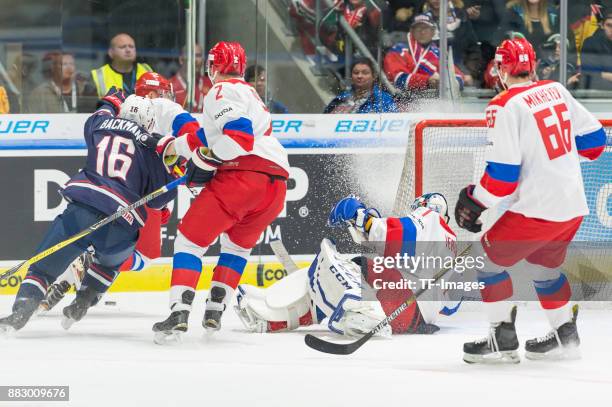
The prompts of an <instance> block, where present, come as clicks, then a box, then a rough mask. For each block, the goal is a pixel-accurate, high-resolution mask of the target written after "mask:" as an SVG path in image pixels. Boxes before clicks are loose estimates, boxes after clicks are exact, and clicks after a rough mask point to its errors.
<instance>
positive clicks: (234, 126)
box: [223, 117, 255, 152]
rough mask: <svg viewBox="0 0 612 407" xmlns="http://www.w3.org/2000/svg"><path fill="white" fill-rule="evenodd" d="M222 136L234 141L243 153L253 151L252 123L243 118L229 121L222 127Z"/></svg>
mask: <svg viewBox="0 0 612 407" xmlns="http://www.w3.org/2000/svg"><path fill="white" fill-rule="evenodd" d="M223 134H225V135H227V136H228V137H229V138H231V139H232V140H234V141H235V142H236V143H237V144H238V145H239V146H240V147H242V149H243V150H244V151H247V152H248V151H251V150H253V145H254V144H255V136H254V135H253V123H252V122H251V121H250V120H249V119H247V118H244V117H241V118H239V119H236V120H232V121H229V122H227V123H225V126H223Z"/></svg>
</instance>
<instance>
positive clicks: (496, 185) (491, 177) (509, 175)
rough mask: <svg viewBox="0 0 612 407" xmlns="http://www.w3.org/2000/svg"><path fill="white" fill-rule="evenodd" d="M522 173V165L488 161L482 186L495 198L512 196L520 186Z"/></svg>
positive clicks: (481, 181) (481, 182)
mask: <svg viewBox="0 0 612 407" xmlns="http://www.w3.org/2000/svg"><path fill="white" fill-rule="evenodd" d="M520 172H521V166H520V165H515V164H502V163H496V162H492V161H487V167H486V168H485V173H484V175H483V176H482V179H481V180H480V185H482V187H483V188H484V189H486V190H487V191H489V192H490V193H491V194H493V195H495V196H498V197H501V196H506V195H510V194H511V193H513V192H514V190H515V189H516V187H517V186H518V179H519V174H520Z"/></svg>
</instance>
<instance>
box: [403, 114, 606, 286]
mask: <svg viewBox="0 0 612 407" xmlns="http://www.w3.org/2000/svg"><path fill="white" fill-rule="evenodd" d="M601 123H602V124H603V126H604V128H605V130H606V134H607V143H606V147H605V150H604V153H603V154H602V156H601V157H600V158H599V159H598V160H596V161H594V162H587V161H585V162H583V163H582V164H581V165H582V175H583V180H584V186H585V193H586V197H587V202H588V205H589V210H590V214H589V215H588V216H586V217H585V218H584V220H583V223H582V225H581V228H580V230H579V232H578V234H577V235H576V237H575V239H574V241H581V242H589V243H588V244H587V246H588V247H589V249H588V251H589V252H590V253H588V256H587V257H588V259H586V260H585V258H584V256H582V257H581V260H580V259H579V260H577V261H573V260H576V258H577V257H580V256H574V258H572V257H571V256H568V257H570V261H573V266H572V268H574V269H576V268H580V270H579V271H580V273H582V274H584V270H587V269H590V270H591V271H592V272H593V273H595V272H597V270H600V271H601V270H605V271H604V273H605V274H606V275H605V276H601V275H596V276H595V277H592V276H591V277H589V279H593V278H595V279H597V280H599V281H601V280H602V279H603V280H604V284H605V285H607V284H606V282H607V281H610V280H612V261H611V259H612V120H602V121H601ZM486 134H487V129H486V124H485V121H484V120H450V119H449V120H424V121H421V122H418V123H417V124H416V125H414V126H413V128H412V129H411V134H410V138H409V142H408V147H407V152H406V156H405V160H404V168H403V171H402V176H401V178H400V185H399V187H398V192H397V195H396V199H395V203H394V214H395V215H396V216H405V215H406V214H408V213H409V211H410V204H411V203H412V202H413V200H414V198H415V196H420V195H422V194H423V193H428V192H440V193H442V194H444V196H445V197H446V199H447V201H448V205H449V208H448V211H449V215H450V217H451V221H450V226H451V227H452V228H453V230H455V231H456V232H457V238H458V240H459V241H464V242H465V241H469V240H476V239H478V238H479V237H480V236H479V235H475V234H472V233H469V232H467V231H465V230H463V229H460V228H459V227H458V226H457V224H456V223H455V220H454V215H453V214H454V210H455V203H456V202H457V198H458V196H459V191H460V190H461V189H462V188H464V187H465V186H466V185H468V184H476V183H477V182H479V181H480V177H481V176H482V174H483V172H484V169H485V161H484V153H485V147H486V143H487V138H486ZM506 208H507V205H504V202H502V203H501V204H500V205H499V206H498V207H496V208H493V209H492V210H488V211H486V212H484V214H483V217H482V220H483V223H484V225H483V230H487V228H488V227H490V226H491V225H492V224H493V222H494V221H495V220H496V219H497V218H498V217H499V216H501V214H502V213H503V212H504V211H505V209H506ZM517 227H520V225H517ZM583 247H584V246H583ZM591 248H592V249H591ZM587 260H588V261H587ZM589 273H590V272H589ZM581 280H582V279H581ZM611 294H612V292H611ZM611 298H612V295H611Z"/></svg>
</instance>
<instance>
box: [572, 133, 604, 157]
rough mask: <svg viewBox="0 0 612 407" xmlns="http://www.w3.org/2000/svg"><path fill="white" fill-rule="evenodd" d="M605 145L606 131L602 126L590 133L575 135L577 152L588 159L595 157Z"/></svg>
mask: <svg viewBox="0 0 612 407" xmlns="http://www.w3.org/2000/svg"><path fill="white" fill-rule="evenodd" d="M605 147H606V132H605V131H604V129H603V127H601V128H600V129H599V130H596V131H594V132H592V133H588V134H584V135H582V136H577V137H576V148H577V149H578V154H580V155H581V156H583V157H585V158H587V159H589V160H595V159H597V158H598V157H599V156H600V155H601V153H602V152H603V150H604V148H605Z"/></svg>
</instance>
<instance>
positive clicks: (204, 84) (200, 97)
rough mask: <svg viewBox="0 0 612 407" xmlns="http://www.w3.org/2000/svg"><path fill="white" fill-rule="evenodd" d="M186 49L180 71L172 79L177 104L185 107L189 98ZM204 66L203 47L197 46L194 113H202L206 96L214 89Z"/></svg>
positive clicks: (182, 56) (180, 58) (184, 49)
mask: <svg viewBox="0 0 612 407" xmlns="http://www.w3.org/2000/svg"><path fill="white" fill-rule="evenodd" d="M185 51H186V48H185V47H183V49H182V51H181V56H180V57H179V65H180V66H181V67H180V69H179V71H178V72H177V73H176V74H175V75H174V76H173V77H172V78H170V83H171V84H172V89H173V91H174V98H175V100H176V103H178V104H179V105H181V106H183V107H185V101H186V98H187V82H186V81H185V78H186V77H187V66H186V65H185V62H186V58H185ZM203 66H204V55H203V51H202V46H201V45H200V44H195V72H196V75H195V94H194V102H195V103H194V105H193V106H192V108H191V111H192V112H201V111H202V108H203V102H204V96H206V94H207V93H208V91H209V90H210V88H212V82H211V81H210V79H209V78H208V75H207V74H206V73H205V72H204V70H203V69H202V68H203Z"/></svg>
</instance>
